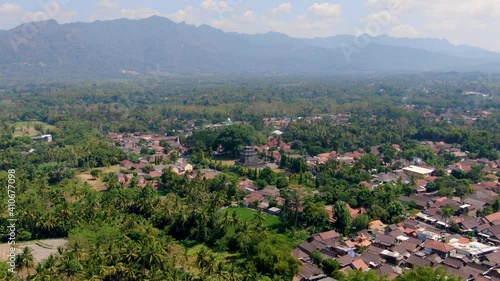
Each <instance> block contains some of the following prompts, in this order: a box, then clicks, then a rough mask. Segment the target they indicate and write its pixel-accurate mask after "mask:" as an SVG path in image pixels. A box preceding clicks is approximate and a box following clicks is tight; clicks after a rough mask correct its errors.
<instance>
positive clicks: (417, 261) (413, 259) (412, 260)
mask: <svg viewBox="0 0 500 281" xmlns="http://www.w3.org/2000/svg"><path fill="white" fill-rule="evenodd" d="M405 263H406V266H408V267H409V268H414V267H424V266H431V265H432V262H431V261H430V260H426V259H424V258H421V257H419V256H416V255H411V256H410V257H409V258H408V259H407V260H406V261H405Z"/></svg>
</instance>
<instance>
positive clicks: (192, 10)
mask: <svg viewBox="0 0 500 281" xmlns="http://www.w3.org/2000/svg"><path fill="white" fill-rule="evenodd" d="M352 2H353V3H352ZM352 2H349V1H346V0H340V1H319V2H304V1H298V0H295V1H269V2H260V1H259V2H250V1H242V0H228V1H216V0H194V1H193V0H176V1H169V2H167V3H164V2H157V1H151V0H149V1H141V2H140V3H139V2H138V1H131V0H126V1H120V3H118V2H117V1H111V0H102V1H98V0H91V1H86V2H85V3H81V2H77V1H71V0H60V1H54V0H51V1H38V2H34V3H32V2H31V1H27V0H21V1H16V3H13V2H8V1H0V29H2V30H9V29H12V28H14V27H16V26H18V25H19V24H22V23H26V22H31V21H40V20H48V19H54V20H56V21H57V22H59V23H61V24H64V23H73V22H93V21H95V20H112V19H119V18H128V19H141V18H147V17H150V16H153V15H156V16H161V17H166V18H169V19H170V20H172V21H174V22H186V23H187V24H192V25H196V26H200V25H204V24H206V25H209V26H212V27H214V28H217V29H221V30H223V31H226V32H238V33H243V34H263V33H267V32H278V33H283V34H286V35H288V36H290V37H293V38H316V37H330V36H336V35H360V34H363V33H367V34H369V35H370V36H374V37H375V36H381V35H387V36H390V37H396V38H436V39H445V40H447V41H449V42H450V43H452V44H454V45H469V46H475V47H480V48H483V49H486V50H490V51H495V52H500V39H492V37H494V36H492V34H495V32H496V31H497V30H496V29H498V28H497V27H498V26H500V2H495V1H493V0H482V1H474V2H471V1H466V0H459V1H451V0H443V1H439V3H434V2H431V1H428V0H424V1H417V0H407V1H400V0H366V1H365V0H362V1H352Z"/></svg>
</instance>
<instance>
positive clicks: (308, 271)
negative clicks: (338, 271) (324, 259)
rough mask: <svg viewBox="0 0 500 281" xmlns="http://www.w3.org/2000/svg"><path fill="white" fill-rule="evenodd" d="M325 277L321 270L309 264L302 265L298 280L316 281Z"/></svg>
mask: <svg viewBox="0 0 500 281" xmlns="http://www.w3.org/2000/svg"><path fill="white" fill-rule="evenodd" d="M325 277H326V275H325V273H324V272H323V270H321V269H320V268H319V267H317V266H316V265H314V264H311V263H304V264H303V265H302V268H301V270H300V273H299V278H300V279H299V280H301V281H316V280H322V279H323V278H325Z"/></svg>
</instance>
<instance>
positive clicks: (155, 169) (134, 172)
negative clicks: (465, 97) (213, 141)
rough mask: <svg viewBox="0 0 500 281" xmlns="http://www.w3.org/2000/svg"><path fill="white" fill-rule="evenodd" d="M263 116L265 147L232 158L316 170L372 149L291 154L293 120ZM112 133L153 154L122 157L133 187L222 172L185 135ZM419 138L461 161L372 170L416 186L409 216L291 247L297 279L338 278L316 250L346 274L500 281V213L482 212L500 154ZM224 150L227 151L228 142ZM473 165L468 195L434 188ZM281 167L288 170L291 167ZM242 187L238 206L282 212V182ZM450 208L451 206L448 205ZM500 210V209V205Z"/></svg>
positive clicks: (126, 146) (356, 211)
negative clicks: (287, 133)
mask: <svg viewBox="0 0 500 281" xmlns="http://www.w3.org/2000/svg"><path fill="white" fill-rule="evenodd" d="M334 120H336V122H339V124H342V123H345V122H348V120H349V115H338V116H334ZM263 121H264V122H265V124H266V125H270V127H271V128H274V129H275V130H273V131H272V132H271V133H270V134H269V137H268V141H267V142H266V143H265V144H264V145H262V146H252V147H246V148H245V150H243V151H242V152H241V154H242V156H241V159H240V160H239V161H238V160H235V161H234V162H235V163H234V164H237V165H241V166H245V167H256V168H260V169H262V168H263V167H265V166H268V167H272V169H274V170H277V171H279V169H278V166H279V164H280V161H281V160H282V157H283V156H284V157H287V158H295V159H302V160H303V161H304V162H305V163H306V164H307V168H308V169H309V170H310V171H314V170H315V168H316V167H317V166H318V165H322V164H324V163H326V162H328V161H338V162H340V163H344V164H346V165H355V164H356V162H357V161H358V160H359V159H361V158H362V157H363V156H365V155H366V154H367V152H366V151H363V150H361V149H360V150H358V151H352V152H346V153H339V152H337V151H331V152H328V153H321V154H318V155H316V156H306V155H294V154H289V153H288V152H289V151H291V150H292V149H291V144H290V143H286V142H284V141H282V140H281V138H280V136H281V134H283V132H282V131H281V129H283V130H284V129H286V126H287V125H288V124H289V122H293V121H292V120H291V119H280V120H278V119H273V118H265V119H264V120H263ZM311 122H313V119H311ZM229 125H232V123H228V122H225V123H223V124H220V125H217V126H211V128H212V129H214V128H217V127H219V128H220V127H224V126H229ZM108 137H109V138H111V139H112V140H113V141H114V142H115V144H116V145H117V146H119V147H122V148H123V150H124V151H126V152H127V153H135V154H141V155H144V154H148V156H146V157H141V158H139V159H138V162H136V163H134V162H132V161H130V160H124V161H122V162H121V167H122V170H123V171H131V173H119V174H118V179H119V181H120V183H122V184H123V185H124V186H130V185H131V182H132V179H133V178H135V177H137V178H138V179H139V180H138V181H137V182H136V183H135V186H136V187H144V186H146V184H147V183H148V182H151V183H152V185H153V186H154V187H155V188H157V189H162V188H167V187H165V186H161V184H160V183H159V180H158V178H159V177H161V175H162V173H163V171H164V169H172V170H173V171H174V172H175V173H177V174H179V175H181V176H184V175H186V176H189V177H194V176H195V175H197V174H198V175H201V176H202V177H203V178H205V179H211V178H214V177H216V176H217V175H218V174H220V171H217V170H216V169H211V168H201V169H195V166H196V165H193V164H192V163H190V161H189V157H186V152H187V151H188V148H186V147H185V146H184V145H183V144H182V143H181V142H180V137H179V136H161V135H145V134H141V133H135V134H129V135H125V134H116V133H109V135H108ZM421 144H422V145H424V146H427V147H429V148H431V149H432V150H433V151H435V152H436V153H437V152H446V153H449V154H451V155H454V156H455V157H456V159H458V161H457V162H456V163H454V164H452V165H448V166H446V167H445V168H444V169H436V168H435V167H433V166H430V165H428V164H426V163H425V162H424V161H422V159H419V158H418V157H415V158H413V159H412V160H411V161H410V160H406V159H398V163H397V165H393V166H392V167H391V168H390V169H389V170H388V171H387V170H386V171H385V172H382V173H377V172H375V171H373V175H372V179H371V180H370V181H363V182H361V183H360V185H361V186H362V187H363V188H366V189H369V190H374V189H376V188H377V187H378V186H380V185H384V184H396V183H404V184H409V185H411V186H413V188H414V191H413V192H410V193H411V194H408V195H401V196H400V197H399V198H398V200H399V201H400V202H402V203H404V204H405V205H406V206H409V208H408V209H411V210H413V211H412V212H408V213H406V214H403V216H404V219H403V220H401V222H399V223H397V224H396V223H393V224H384V223H383V222H382V221H380V220H374V221H371V222H370V223H369V228H368V229H366V230H362V231H359V232H357V233H356V235H354V236H352V237H344V236H343V235H341V234H339V233H337V232H336V231H334V230H331V231H327V232H323V233H317V234H313V235H312V236H310V237H309V239H308V240H307V241H305V242H304V243H302V244H301V245H300V246H299V247H298V248H296V249H294V250H293V252H292V254H293V255H294V256H295V257H296V258H297V259H299V260H300V261H301V262H302V263H303V266H302V269H301V272H300V275H299V276H297V277H296V280H324V281H331V280H335V279H332V278H331V277H328V275H327V274H325V272H324V271H323V270H322V269H321V268H320V266H319V265H318V264H317V262H315V261H314V258H313V257H314V256H315V255H316V256H318V254H320V256H321V258H322V259H323V260H326V259H333V260H336V261H337V262H338V263H339V265H340V271H341V272H343V273H348V272H349V271H351V270H369V269H374V270H376V271H377V273H379V274H381V275H388V276H389V277H390V278H391V279H394V278H396V277H397V276H399V275H401V274H402V273H403V272H404V270H405V269H411V268H413V267H414V266H418V267H421V266H431V267H438V266H442V267H444V268H445V269H446V271H447V272H448V273H450V274H453V275H456V276H460V277H461V278H463V280H471V281H472V280H500V251H498V250H499V246H500V212H491V211H490V212H489V213H486V212H484V211H483V210H485V209H489V210H491V209H492V206H494V205H495V204H498V201H497V198H498V192H500V183H499V181H498V179H499V177H498V175H499V172H500V160H495V161H491V160H488V159H483V158H480V159H475V158H472V159H471V158H469V157H468V152H467V151H462V150H461V149H460V148H459V147H457V146H453V145H451V144H447V143H444V142H432V141H427V142H422V143H421ZM392 148H393V149H394V150H396V151H397V152H398V153H399V152H401V148H400V146H399V145H398V144H393V145H392ZM220 150H221V151H223V148H220ZM144 152H146V153H144ZM214 153H217V152H214ZM368 153H370V154H373V155H376V156H377V157H379V158H382V157H383V155H382V153H380V152H379V146H378V147H377V146H375V147H372V148H371V150H370V152H368ZM258 156H261V158H262V156H264V160H262V159H258V158H257V157H258ZM226 163H227V161H226ZM229 164H231V163H229ZM474 167H480V170H481V173H482V176H483V177H482V179H483V180H482V182H480V183H474V184H470V186H469V188H470V189H471V190H472V192H470V194H466V195H464V196H462V197H457V196H453V194H450V195H449V196H442V195H439V194H438V192H436V191H429V190H428V189H429V186H431V185H432V183H433V182H434V181H436V180H437V179H438V178H439V177H440V176H443V175H449V174H452V173H469V172H471V171H472V170H473V169H475V168H474ZM476 169H477V168H476ZM282 172H285V173H286V171H285V170H283V171H282ZM238 188H239V189H240V191H241V192H243V193H245V194H246V195H245V196H244V198H243V200H242V201H241V202H236V203H237V204H238V205H241V206H244V207H248V208H253V209H262V210H264V211H266V212H267V213H269V214H272V215H279V214H280V212H281V207H282V206H283V204H284V202H285V198H283V197H282V196H280V189H278V188H277V187H276V186H272V185H267V186H264V187H263V186H259V185H258V184H257V183H256V182H255V181H252V180H250V179H248V178H244V179H241V181H240V183H239V184H238ZM346 207H347V209H348V210H349V213H350V216H351V218H352V219H355V218H356V217H357V216H359V215H361V214H364V213H366V212H367V210H366V209H364V208H352V207H351V206H350V205H349V204H347V206H346ZM445 209H449V210H451V211H444V210H445ZM495 209H496V210H498V206H495ZM324 210H325V212H326V213H327V214H328V216H329V220H330V222H331V223H334V222H335V214H334V211H333V208H332V206H325V209H324Z"/></svg>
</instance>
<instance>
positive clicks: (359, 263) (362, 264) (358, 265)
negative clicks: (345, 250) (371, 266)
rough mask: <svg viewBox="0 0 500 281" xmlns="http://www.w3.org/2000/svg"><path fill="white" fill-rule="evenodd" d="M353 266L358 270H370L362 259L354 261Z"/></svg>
mask: <svg viewBox="0 0 500 281" xmlns="http://www.w3.org/2000/svg"><path fill="white" fill-rule="evenodd" d="M352 266H353V267H354V268H355V269H358V270H365V269H368V265H366V263H365V262H364V261H363V260H362V259H359V260H355V261H353V262H352Z"/></svg>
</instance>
